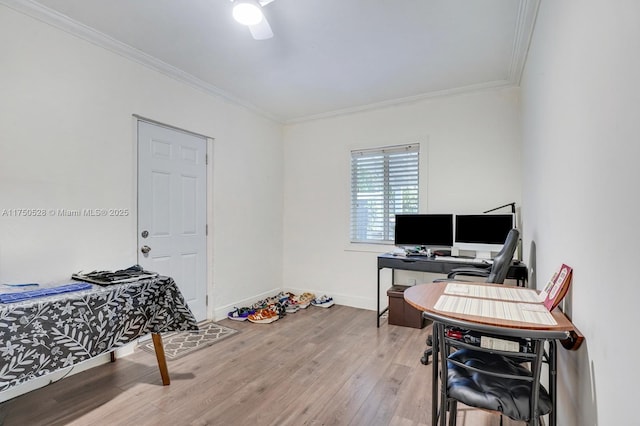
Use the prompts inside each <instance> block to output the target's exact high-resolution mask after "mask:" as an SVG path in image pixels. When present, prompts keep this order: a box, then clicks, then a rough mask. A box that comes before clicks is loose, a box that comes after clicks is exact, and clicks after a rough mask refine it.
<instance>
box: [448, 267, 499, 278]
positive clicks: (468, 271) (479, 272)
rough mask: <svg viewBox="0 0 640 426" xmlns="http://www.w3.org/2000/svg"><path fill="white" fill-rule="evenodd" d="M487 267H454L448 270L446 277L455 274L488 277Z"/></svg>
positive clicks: (453, 276)
mask: <svg viewBox="0 0 640 426" xmlns="http://www.w3.org/2000/svg"><path fill="white" fill-rule="evenodd" d="M489 272H490V270H489V269H482V268H456V269H454V270H452V271H451V272H449V274H448V275H447V278H455V277H456V276H457V275H466V276H469V277H485V278H486V277H488V276H489Z"/></svg>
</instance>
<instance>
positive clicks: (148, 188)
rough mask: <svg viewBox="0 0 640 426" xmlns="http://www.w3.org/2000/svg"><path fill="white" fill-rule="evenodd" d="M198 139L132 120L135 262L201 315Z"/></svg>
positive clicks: (203, 268) (202, 199) (202, 150)
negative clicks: (169, 283)
mask: <svg viewBox="0 0 640 426" xmlns="http://www.w3.org/2000/svg"><path fill="white" fill-rule="evenodd" d="M206 152H207V140H206V139H205V138H204V137H200V136H197V135H193V134H190V133H186V132H182V131H179V130H174V129H170V128H167V127H163V126H160V125H156V124H151V123H147V122H144V121H138V263H139V264H140V265H141V266H142V267H143V268H144V269H146V270H149V271H154V272H157V273H159V274H161V275H166V276H169V277H172V278H173V279H174V280H175V282H176V284H177V285H178V288H180V291H181V292H182V294H183V295H184V297H185V299H186V301H187V303H188V305H189V308H190V309H191V311H192V312H193V314H194V316H195V317H196V320H198V321H202V320H204V319H206V317H207V306H206V304H207V298H206V297H207V262H206V259H207V252H206V251H207V243H206V232H207V224H206V217H207V215H206V208H207V207H206V206H207V203H206V194H207V188H206V181H207V179H206V174H207V171H206Z"/></svg>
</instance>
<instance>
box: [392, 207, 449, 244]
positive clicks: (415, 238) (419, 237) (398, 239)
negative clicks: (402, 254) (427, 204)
mask: <svg viewBox="0 0 640 426" xmlns="http://www.w3.org/2000/svg"><path fill="white" fill-rule="evenodd" d="M395 226H396V229H395V234H394V235H395V240H394V243H395V245H397V246H424V247H451V246H452V245H453V215H452V214H398V215H396V225H395Z"/></svg>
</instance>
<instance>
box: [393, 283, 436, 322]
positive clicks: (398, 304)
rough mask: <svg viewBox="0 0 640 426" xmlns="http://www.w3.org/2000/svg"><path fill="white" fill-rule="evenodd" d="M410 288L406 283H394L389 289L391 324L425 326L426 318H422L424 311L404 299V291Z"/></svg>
mask: <svg viewBox="0 0 640 426" xmlns="http://www.w3.org/2000/svg"><path fill="white" fill-rule="evenodd" d="M407 288H409V286H406V285H394V286H392V287H391V288H390V289H389V290H387V296H389V321H388V322H389V324H391V325H401V326H403V327H412V328H423V327H424V326H425V322H426V320H425V319H424V318H422V312H421V311H420V310H418V309H416V308H414V307H413V306H411V305H409V304H408V303H407V302H405V300H404V291H405V290H406V289H407Z"/></svg>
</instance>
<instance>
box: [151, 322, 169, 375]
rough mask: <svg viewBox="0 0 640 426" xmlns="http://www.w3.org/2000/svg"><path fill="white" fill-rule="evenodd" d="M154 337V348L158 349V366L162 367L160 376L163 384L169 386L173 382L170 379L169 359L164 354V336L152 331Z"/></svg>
mask: <svg viewBox="0 0 640 426" xmlns="http://www.w3.org/2000/svg"><path fill="white" fill-rule="evenodd" d="M151 338H152V339H153V349H155V351H156V359H157V360H158V368H160V376H161V377H162V384H163V385H164V386H167V385H169V384H170V383H171V379H169V369H168V368H167V359H166V358H165V356H164V346H163V345H162V336H161V335H160V333H151Z"/></svg>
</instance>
